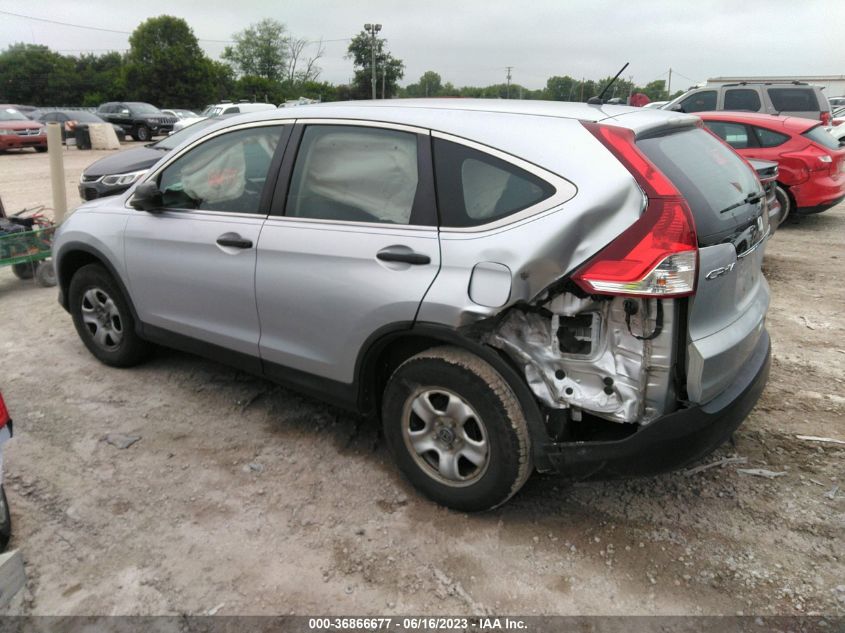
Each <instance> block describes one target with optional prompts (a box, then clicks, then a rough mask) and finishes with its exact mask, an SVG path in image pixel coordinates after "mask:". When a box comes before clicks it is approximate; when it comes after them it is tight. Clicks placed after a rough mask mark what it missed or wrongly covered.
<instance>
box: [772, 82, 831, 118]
mask: <svg viewBox="0 0 845 633" xmlns="http://www.w3.org/2000/svg"><path fill="white" fill-rule="evenodd" d="M768 91H769V99H771V101H772V105H773V106H774V108H775V110H777V111H778V112H815V111H819V100H818V99H817V98H816V93H815V92H814V91H813V89H812V88H797V87H796V88H769V89H768Z"/></svg>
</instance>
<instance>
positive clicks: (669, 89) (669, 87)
mask: <svg viewBox="0 0 845 633" xmlns="http://www.w3.org/2000/svg"><path fill="white" fill-rule="evenodd" d="M666 98H667V99H670V100H671V99H672V69H671V68H670V69H669V83H668V85H667V86H666Z"/></svg>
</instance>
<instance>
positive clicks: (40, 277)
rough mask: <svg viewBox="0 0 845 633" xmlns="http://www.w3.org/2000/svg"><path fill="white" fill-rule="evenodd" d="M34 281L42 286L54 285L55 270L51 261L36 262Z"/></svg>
mask: <svg viewBox="0 0 845 633" xmlns="http://www.w3.org/2000/svg"><path fill="white" fill-rule="evenodd" d="M35 282H36V283H37V284H38V285H39V286H41V287H42V288H52V287H54V286H55V285H56V283H57V280H56V270H55V269H54V268H53V262H51V261H50V260H44V261H42V262H39V263H38V266H37V267H36V269H35Z"/></svg>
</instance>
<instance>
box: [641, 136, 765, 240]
mask: <svg viewBox="0 0 845 633" xmlns="http://www.w3.org/2000/svg"><path fill="white" fill-rule="evenodd" d="M637 145H638V147H639V148H640V149H641V150H642V151H643V153H644V154H645V155H646V156H648V158H649V159H650V160H651V161H652V162H653V163H654V164H655V165H657V167H658V168H659V169H660V170H661V171H662V172H663V173H664V174H666V176H667V177H668V178H669V179H670V180H671V181H672V182H673V183H674V185H675V186H676V187H677V188H678V190H679V191H680V192H681V194H683V196H684V198H686V200H687V202H688V203H689V205H690V209H691V210H692V213H693V216H694V217H695V225H696V232H697V233H698V241H699V245H700V246H710V245H711V244H716V243H719V242H722V241H724V240H726V239H727V240H730V239H731V238H732V236H733V235H734V233H735V232H736V231H737V230H738V229H739V228H740V227H744V225H745V224H747V223H748V222H749V221H753V220H754V219H755V218H756V216H757V215H759V209H758V207H757V205H754V204H743V205H739V206H737V207H735V208H733V209H731V210H730V211H728V210H727V209H728V208H729V207H731V206H733V205H735V204H737V203H738V202H740V201H742V200H743V199H744V198H745V197H746V196H747V195H748V194H749V193H758V192H760V184H759V182H758V181H757V176H756V175H755V174H754V171H753V170H752V169H751V168H750V167H749V166H748V165H747V164H746V163H745V162H744V161H743V160H742V159H741V158H740V157H739V156H738V155H737V154H736V153H734V152H733V151H731V149H730V148H728V147H725V145H724V144H722V143H720V142H719V141H718V140H717V139H715V138H713V136H712V135H710V134H708V133H707V132H706V131H705V130H703V129H700V128H691V129H687V130H683V131H679V132H674V133H670V134H663V135H660V136H653V137H650V138H645V139H641V140H639V141H637Z"/></svg>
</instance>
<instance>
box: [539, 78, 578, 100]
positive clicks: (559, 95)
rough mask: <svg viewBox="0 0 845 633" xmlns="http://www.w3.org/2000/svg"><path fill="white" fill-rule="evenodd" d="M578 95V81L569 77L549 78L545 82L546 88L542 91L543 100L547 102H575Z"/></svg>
mask: <svg viewBox="0 0 845 633" xmlns="http://www.w3.org/2000/svg"><path fill="white" fill-rule="evenodd" d="M578 95H579V91H578V80H576V79H573V78H572V77H570V76H569V75H564V76H563V77H559V76H554V77H549V78H548V79H547V80H546V88H545V90H544V91H543V98H544V99H548V100H549V101H577V100H578Z"/></svg>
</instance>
